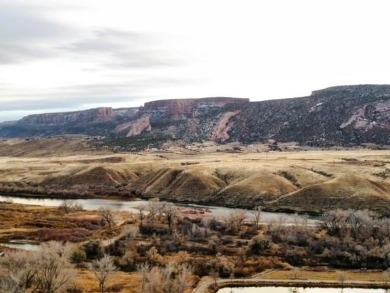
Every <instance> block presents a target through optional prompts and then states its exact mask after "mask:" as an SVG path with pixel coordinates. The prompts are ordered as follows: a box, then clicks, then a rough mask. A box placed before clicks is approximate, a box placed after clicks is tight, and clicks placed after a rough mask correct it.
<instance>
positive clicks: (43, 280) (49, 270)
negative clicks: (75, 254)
mask: <svg viewBox="0 0 390 293" xmlns="http://www.w3.org/2000/svg"><path fill="white" fill-rule="evenodd" d="M70 256H71V246H70V245H69V244H65V245H62V244H61V243H59V242H54V241H51V242H47V243H43V244H41V250H40V252H39V253H38V259H37V262H36V265H37V267H38V269H37V272H36V275H35V280H36V287H37V288H38V289H40V290H41V291H43V292H45V293H55V292H58V291H60V290H63V289H65V288H67V287H68V286H69V285H70V283H71V282H72V281H73V279H74V276H75V270H74V268H73V265H72V264H71V263H70Z"/></svg>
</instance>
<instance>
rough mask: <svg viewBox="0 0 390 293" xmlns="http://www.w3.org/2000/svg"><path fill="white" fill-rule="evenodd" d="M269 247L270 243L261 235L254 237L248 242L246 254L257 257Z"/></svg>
mask: <svg viewBox="0 0 390 293" xmlns="http://www.w3.org/2000/svg"><path fill="white" fill-rule="evenodd" d="M270 247H271V241H270V239H269V238H268V237H266V236H263V235H258V236H255V237H253V238H252V239H251V241H250V242H249V247H248V253H249V254H255V255H259V254H260V253H261V252H262V251H264V250H266V249H269V248H270Z"/></svg>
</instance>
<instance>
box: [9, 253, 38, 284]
mask: <svg viewBox="0 0 390 293" xmlns="http://www.w3.org/2000/svg"><path fill="white" fill-rule="evenodd" d="M36 262H37V255H36V253H32V252H27V251H16V252H10V253H7V254H6V255H5V256H4V258H3V259H2V261H1V266H2V267H4V268H5V269H6V270H7V274H8V277H9V279H11V280H12V281H11V280H8V281H7V282H4V283H3V286H7V287H8V288H9V289H8V291H10V292H13V291H12V290H11V288H10V286H11V287H12V286H16V287H15V288H17V290H19V291H20V292H24V291H25V290H27V289H28V288H30V287H31V286H32V284H33V281H34V277H35V275H36V273H37V270H38V268H37V266H36ZM15 290H16V289H15ZM8 291H5V290H1V292H8Z"/></svg>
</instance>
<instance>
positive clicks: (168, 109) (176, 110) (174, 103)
mask: <svg viewBox="0 0 390 293" xmlns="http://www.w3.org/2000/svg"><path fill="white" fill-rule="evenodd" d="M232 103H249V99H241V98H224V97H221V98H220V97H218V98H202V99H177V100H158V101H153V102H148V103H145V105H144V107H143V108H142V109H141V111H142V112H144V113H146V114H150V115H151V117H152V118H155V119H160V118H162V119H174V120H180V119H187V118H194V117H197V116H199V115H200V114H202V113H207V112H208V111H209V110H211V109H215V108H221V107H223V106H225V105H227V104H232Z"/></svg>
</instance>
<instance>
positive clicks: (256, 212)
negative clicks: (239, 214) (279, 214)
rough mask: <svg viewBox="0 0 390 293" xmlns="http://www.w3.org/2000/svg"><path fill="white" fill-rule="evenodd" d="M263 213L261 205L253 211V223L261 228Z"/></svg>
mask: <svg viewBox="0 0 390 293" xmlns="http://www.w3.org/2000/svg"><path fill="white" fill-rule="evenodd" d="M261 214H262V210H261V206H257V207H255V209H254V210H253V211H252V215H253V223H254V224H255V227H256V228H259V224H260V220H261Z"/></svg>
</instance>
